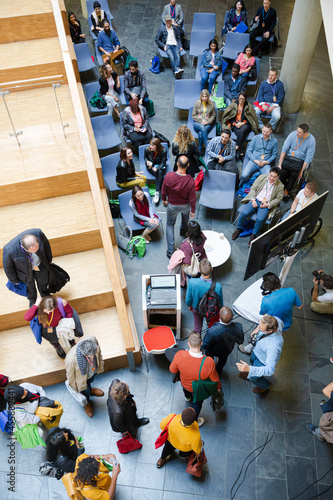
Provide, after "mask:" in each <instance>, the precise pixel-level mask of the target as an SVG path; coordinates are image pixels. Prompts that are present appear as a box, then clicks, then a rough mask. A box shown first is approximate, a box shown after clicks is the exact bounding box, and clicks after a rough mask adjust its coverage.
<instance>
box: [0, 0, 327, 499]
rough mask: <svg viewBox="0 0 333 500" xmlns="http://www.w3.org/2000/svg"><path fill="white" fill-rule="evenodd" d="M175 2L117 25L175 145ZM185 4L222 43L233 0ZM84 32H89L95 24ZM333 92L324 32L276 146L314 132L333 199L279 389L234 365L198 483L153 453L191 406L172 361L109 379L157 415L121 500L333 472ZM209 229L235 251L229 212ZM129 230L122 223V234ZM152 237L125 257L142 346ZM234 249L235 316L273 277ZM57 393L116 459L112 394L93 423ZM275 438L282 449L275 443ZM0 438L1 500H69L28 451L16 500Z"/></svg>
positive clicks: (156, 255)
mask: <svg viewBox="0 0 333 500" xmlns="http://www.w3.org/2000/svg"><path fill="white" fill-rule="evenodd" d="M164 3H166V0H164V1H160V2H153V1H151V0H150V1H148V0H137V1H136V0H124V1H122V2H119V1H117V2H116V1H115V0H112V1H111V0H110V1H109V5H110V9H111V12H112V14H113V15H114V17H115V19H114V21H113V25H114V27H115V29H116V31H117V33H118V36H119V38H120V40H121V42H122V43H123V44H124V45H126V46H127V47H128V48H129V49H130V51H131V53H132V54H133V55H134V56H135V57H138V61H139V65H140V68H141V69H143V70H144V71H145V72H146V75H147V82H148V90H149V94H150V97H151V98H152V99H153V101H154V104H155V111H156V115H155V116H154V117H153V118H152V119H151V123H152V126H153V128H155V129H156V130H159V131H160V132H162V133H163V134H164V135H166V136H167V137H168V138H169V139H170V140H172V137H173V135H174V133H175V131H176V129H177V128H178V126H179V125H180V124H182V123H186V120H187V114H185V113H178V112H177V111H175V113H174V118H173V107H172V99H173V88H174V87H173V81H174V78H173V75H172V72H171V70H170V68H167V69H166V70H165V72H164V73H162V74H160V75H153V74H152V73H151V72H149V71H148V68H149V66H150V63H149V61H150V59H151V58H152V57H153V56H154V55H155V53H156V49H155V44H154V37H155V33H156V31H157V29H158V28H159V26H160V17H159V16H160V13H161V11H162V6H163V5H164ZM231 3H233V2H228V8H229V7H230V4H231ZM259 3H260V2H258V1H256V2H254V0H247V2H246V5H247V7H248V9H249V11H250V14H251V15H252V14H253V13H254V6H257V5H258V4H259ZM274 3H275V4H276V6H277V10H278V16H279V18H280V27H281V39H282V41H283V42H284V44H285V42H286V38H287V33H288V29H289V23H290V19H291V15H292V7H293V2H292V1H291V0H280V1H279V2H274ZM181 4H182V6H183V10H184V12H185V20H186V24H185V31H186V32H190V29H191V23H192V15H193V13H194V12H198V11H202V12H216V13H217V33H218V35H219V34H220V28H221V26H222V22H223V18H224V12H225V4H226V2H221V1H208V0H206V1H203V0H201V1H199V0H194V1H193V0H192V1H189V0H188V1H184V0H183V1H182V2H181ZM66 5H67V8H68V10H73V11H74V12H75V13H77V15H78V16H79V17H80V18H81V15H80V14H81V12H80V2H79V1H78V0H68V1H66ZM81 19H82V18H81ZM83 29H84V31H85V32H86V33H87V32H88V31H87V29H85V25H84V24H83ZM89 43H90V42H89ZM91 49H92V45H91ZM283 52H284V48H279V49H278V50H277V52H276V54H275V56H277V57H282V56H283ZM188 64H189V65H188V66H186V67H185V68H184V69H185V72H184V76H183V78H191V77H194V73H195V68H193V67H192V61H189V62H188ZM267 68H268V58H267V57H265V58H263V59H262V63H261V70H260V80H262V79H263V78H264V77H265V76H266V73H267ZM91 77H92V76H91ZM87 81H88V80H87ZM332 90H333V85H332V76H331V73H330V67H329V62H328V54H327V48H326V42H325V36H324V33H323V31H321V33H320V36H319V40H318V43H317V48H316V52H315V56H314V59H313V62H312V65H311V70H310V74H309V78H308V83H307V86H306V88H305V92H304V95H303V101H302V107H301V109H300V111H299V112H298V113H295V114H293V115H289V116H288V115H287V116H285V119H284V122H283V126H282V127H281V130H280V133H279V134H278V135H277V139H278V142H279V146H280V148H281V146H282V144H283V140H284V138H285V137H286V136H287V135H288V133H289V132H290V131H291V130H294V129H295V126H296V125H297V124H299V123H301V122H307V123H308V124H309V126H310V131H311V133H313V134H314V135H315V137H316V139H317V149H316V155H315V159H314V161H313V163H312V167H311V172H310V180H315V181H316V182H317V183H318V184H319V192H323V191H324V190H325V189H330V195H329V198H328V202H327V203H326V206H325V208H324V212H323V219H324V227H323V229H322V230H321V232H320V234H319V235H318V237H317V238H316V241H315V243H314V245H313V246H309V248H304V249H302V250H301V251H300V253H299V255H298V256H297V257H296V259H295V262H294V264H293V267H292V269H291V272H290V274H289V277H288V279H287V283H286V285H287V286H293V287H294V288H295V289H296V291H297V293H298V294H299V296H300V298H301V300H302V302H303V304H304V307H303V309H301V310H297V312H296V313H295V314H294V320H293V325H292V327H291V329H290V330H289V331H288V333H287V334H286V335H285V345H284V349H283V355H282V358H281V360H280V362H279V364H278V366H277V369H276V372H275V374H274V377H273V390H271V391H270V393H269V394H267V395H266V396H264V397H261V396H256V395H254V394H253V393H252V392H251V389H250V385H249V384H248V383H246V382H244V381H242V380H240V379H239V378H238V374H237V369H236V366H235V362H236V361H237V360H238V359H245V356H243V355H240V353H239V352H238V351H235V352H233V353H232V355H231V356H230V357H229V360H228V362H227V365H226V368H225V371H224V373H223V375H222V379H221V380H222V385H223V390H224V393H225V401H226V403H225V406H224V408H223V410H222V411H219V412H216V413H213V411H212V409H211V408H210V406H209V403H208V402H207V401H206V402H205V403H204V406H203V410H202V416H203V417H204V418H205V419H206V423H205V425H204V426H203V427H202V429H201V433H202V438H203V440H204V441H205V448H206V454H207V457H208V464H207V466H206V467H205V472H204V474H203V476H202V478H201V479H196V478H194V477H190V476H189V475H187V474H186V473H185V462H184V461H182V460H181V459H179V458H177V457H176V456H175V457H174V458H173V459H172V460H170V462H169V463H168V464H167V465H166V467H164V468H163V469H161V470H157V469H156V467H155V462H156V460H157V459H158V457H159V451H158V450H157V451H156V450H155V449H154V440H155V439H156V437H157V435H158V432H159V421H160V419H161V418H162V417H164V416H165V415H167V414H168V413H170V412H171V411H177V412H180V411H182V409H183V408H184V406H185V402H184V399H183V396H182V391H181V387H180V385H179V384H175V385H173V384H172V383H171V378H170V374H169V372H168V366H167V363H166V361H165V360H164V359H162V357H157V356H155V357H150V358H149V370H150V371H149V373H147V370H146V366H145V364H143V365H141V366H139V367H138V369H137V371H136V372H134V373H130V372H129V371H128V370H127V369H124V370H118V371H115V372H109V373H106V374H103V375H101V376H99V377H98V384H97V385H98V387H101V388H102V389H103V390H104V391H105V392H106V391H107V389H108V387H109V385H110V383H111V380H112V379H113V378H115V377H118V378H119V379H121V380H124V381H126V382H128V383H129V385H130V387H131V390H132V392H133V393H134V395H135V399H136V401H137V405H138V409H139V414H140V416H143V415H144V416H148V417H149V418H150V419H151V423H150V424H149V425H148V426H146V427H144V428H142V429H140V430H139V433H138V436H139V439H140V440H141V441H142V442H143V448H142V449H141V450H139V451H137V452H134V453H131V454H129V455H122V456H121V457H120V462H121V467H122V472H121V474H120V476H119V481H118V485H117V494H116V498H117V499H118V500H129V499H136V500H141V499H149V500H191V499H198V500H199V499H202V498H204V499H207V500H213V499H214V500H217V499H219V500H222V499H223V500H226V499H230V498H231V493H233V494H234V495H235V496H234V498H235V499H237V500H267V499H270V500H285V499H289V500H291V499H292V498H293V497H295V496H296V495H298V494H299V493H301V492H302V491H303V490H304V489H305V488H306V487H307V486H309V485H310V484H311V483H312V482H314V481H316V480H319V479H320V478H321V477H322V476H324V474H325V473H326V472H327V471H328V470H329V469H330V467H331V466H332V462H333V460H332V459H333V447H332V446H330V445H329V444H327V443H320V442H319V441H317V440H315V438H313V437H312V436H311V435H310V434H309V433H308V431H307V430H306V424H307V423H308V422H310V421H313V422H314V423H317V422H318V420H319V418H320V413H321V410H320V406H319V404H320V401H321V399H322V395H321V390H322V388H323V387H324V386H325V385H326V384H327V383H328V382H330V381H332V378H333V377H332V372H333V365H331V364H330V363H329V361H328V359H329V357H330V356H332V355H333V353H332V345H333V344H332V318H329V317H328V316H324V315H321V316H319V315H316V314H314V313H312V312H311V311H310V309H309V304H310V295H309V293H310V290H311V288H312V276H311V271H312V270H313V269H325V271H326V272H327V273H329V274H333V259H332V228H333V227H332V226H333V223H332V215H333V206H332V204H333V198H332V188H333V176H332V161H333V132H332V131H331V124H332V118H333V105H332V103H331V99H330V96H331V95H332ZM158 211H159V212H160V213H161V216H162V218H164V221H165V210H164V208H163V206H161V205H160V206H159V208H158ZM199 221H200V223H201V225H202V227H203V228H204V229H213V230H217V231H223V232H224V233H225V235H226V237H227V238H228V239H229V241H231V233H232V231H233V226H231V225H230V223H229V214H228V213H216V212H215V213H214V212H212V211H209V210H205V209H204V208H201V209H200V216H199ZM118 229H119V225H118V221H116V230H117V231H118ZM152 239H153V242H152V244H151V245H149V246H148V247H147V254H146V256H145V257H144V258H143V259H139V258H138V257H136V258H134V259H133V260H130V259H128V258H127V257H126V256H125V255H124V254H123V253H122V255H121V257H122V261H123V266H124V270H125V274H126V280H127V285H128V290H129V296H130V301H131V306H132V309H133V313H134V317H135V321H136V326H137V330H138V334H139V336H140V337H141V335H142V333H143V320H142V309H141V294H140V293H138V290H139V289H140V287H141V275H142V274H146V273H149V272H155V273H159V272H162V273H164V272H165V271H166V265H167V259H166V256H165V252H166V243H165V239H164V238H163V237H161V236H160V234H156V235H155V234H153V235H152ZM180 241H181V238H180V237H179V236H177V237H176V243H180ZM231 246H232V252H231V257H230V259H229V260H228V261H227V262H226V263H225V264H224V265H223V266H222V267H219V268H218V269H216V270H215V271H214V277H215V279H217V280H219V281H220V282H221V283H222V286H223V294H224V301H225V304H227V305H229V306H231V305H232V303H233V301H234V300H235V299H236V298H237V297H238V295H239V294H240V293H241V292H242V291H243V290H245V289H246V288H247V287H248V285H249V284H250V283H252V282H253V281H254V280H255V279H257V278H258V277H259V276H260V275H262V273H259V274H258V275H257V276H255V277H253V278H251V279H250V280H248V281H247V282H244V281H243V275H244V269H245V262H246V255H247V251H248V249H247V241H242V240H237V241H236V242H232V243H231ZM280 267H281V266H280V265H278V264H274V265H273V266H271V268H270V270H272V271H273V272H278V271H279V270H280ZM182 293H183V294H184V292H182ZM192 321H193V320H192V316H191V313H189V311H188V310H187V308H186V307H184V308H183V311H182V337H183V338H185V337H186V336H187V334H188V333H189V332H190V330H191V328H192ZM242 322H243V324H244V328H245V330H248V329H250V327H251V325H250V324H249V323H247V322H245V321H243V320H242ZM184 343H185V342H184ZM46 392H47V394H48V395H49V396H50V397H54V398H56V399H59V400H60V401H61V402H62V403H63V406H64V416H63V418H62V422H61V423H62V425H64V426H69V427H71V428H72V430H73V431H75V433H76V434H78V435H82V436H83V437H84V440H85V445H86V450H87V452H88V453H100V452H101V453H104V452H111V451H112V452H115V451H116V441H117V439H119V436H118V435H116V434H115V433H113V432H112V430H111V428H110V425H109V421H108V416H107V410H106V396H105V397H104V398H99V399H97V400H95V415H94V418H93V419H92V420H89V419H88V418H86V416H85V414H84V412H83V410H82V408H81V407H79V406H77V405H76V404H75V402H74V401H73V400H72V399H71V397H70V396H69V394H68V393H67V391H66V389H65V388H64V385H62V384H59V385H56V386H52V387H48V388H47V389H46ZM270 438H272V439H271V440H269V439H270ZM0 440H1V445H2V446H1V448H0V471H1V476H0V481H1V483H0V487H1V491H2V492H4V494H3V495H1V498H4V499H5V498H8V499H15V500H16V499H17V500H23V499H27V500H31V499H36V500H37V499H38V500H47V499H65V498H67V496H66V493H65V490H64V487H63V485H62V483H61V481H56V480H55V479H46V478H42V477H41V476H40V475H39V473H38V467H39V464H40V462H41V461H43V456H44V455H43V450H40V449H34V450H20V447H19V446H17V447H16V449H17V473H18V474H17V488H16V493H15V494H14V493H9V494H7V485H6V484H5V483H6V475H5V474H6V472H7V471H8V464H7V454H8V452H7V449H6V436H4V435H0ZM266 440H268V441H269V442H268V443H267V445H266V447H265V448H264V450H263V452H262V453H261V454H260V455H259V456H258V458H257V459H256V460H254V461H253V462H252V463H251V464H250V465H249V468H248V471H247V474H246V476H245V478H244V473H243V474H242V475H241V478H240V481H239V482H238V483H237V485H240V487H239V489H238V491H237V492H236V493H235V491H236V488H234V489H233V491H232V492H231V488H232V486H233V484H234V481H235V480H236V478H237V476H238V474H239V472H240V469H241V466H242V464H243V460H244V458H245V457H246V456H247V455H248V454H249V453H250V452H251V451H253V450H254V449H255V448H257V447H260V446H261V445H262V444H263V443H265V441H266ZM259 450H260V449H259ZM254 456H255V454H252V455H251V456H250V457H249V459H248V460H247V461H246V464H245V465H247V464H249V462H250V460H251V459H252V458H254ZM243 479H244V481H243V482H242V483H241V481H242V480H243ZM332 482H333V473H332V472H331V473H330V474H329V475H327V476H326V477H325V478H324V479H322V480H320V482H319V486H317V485H315V486H313V487H311V488H310V489H309V490H308V491H307V492H306V494H304V495H302V496H300V497H299V498H300V500H307V499H309V498H311V497H313V496H314V495H317V494H318V493H321V492H323V491H324V490H325V489H327V486H328V485H330V484H332ZM236 487H237V486H236ZM329 498H332V490H331V491H330V492H328V493H326V494H322V495H321V496H320V499H321V500H328V499H329Z"/></svg>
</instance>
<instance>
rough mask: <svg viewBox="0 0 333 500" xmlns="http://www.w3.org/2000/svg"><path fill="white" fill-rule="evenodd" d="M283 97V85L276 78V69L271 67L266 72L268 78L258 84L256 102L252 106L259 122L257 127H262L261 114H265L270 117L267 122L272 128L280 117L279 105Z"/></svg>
mask: <svg viewBox="0 0 333 500" xmlns="http://www.w3.org/2000/svg"><path fill="white" fill-rule="evenodd" d="M283 99H284V86H283V83H282V82H281V80H279V79H278V70H277V69H276V68H271V69H270V70H269V72H268V78H267V80H265V81H264V82H262V83H261V84H260V87H259V92H258V99H257V104H256V105H255V106H254V109H255V112H256V113H257V118H258V122H259V128H262V127H263V123H262V120H261V115H263V114H265V115H266V114H267V115H270V116H271V117H272V118H271V119H270V121H269V123H270V124H271V125H272V128H273V130H275V127H276V125H277V123H278V122H279V121H280V118H281V106H282V103H283Z"/></svg>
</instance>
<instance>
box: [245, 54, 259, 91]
mask: <svg viewBox="0 0 333 500" xmlns="http://www.w3.org/2000/svg"><path fill="white" fill-rule="evenodd" d="M255 59H256V68H257V78H256V79H255V80H248V81H247V86H248V87H251V86H253V85H257V84H258V79H259V69H260V59H259V57H256V58H255Z"/></svg>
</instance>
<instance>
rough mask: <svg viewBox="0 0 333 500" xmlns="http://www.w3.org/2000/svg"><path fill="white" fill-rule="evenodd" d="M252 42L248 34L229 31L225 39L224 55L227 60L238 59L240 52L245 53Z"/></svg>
mask: <svg viewBox="0 0 333 500" xmlns="http://www.w3.org/2000/svg"><path fill="white" fill-rule="evenodd" d="M249 42H250V35H249V34H248V33H233V32H232V31H229V33H227V36H226V39H225V45H224V47H223V52H222V55H223V57H224V58H225V59H232V60H233V61H234V60H235V59H237V56H238V54H239V53H240V52H243V50H244V47H245V46H246V45H248V44H249Z"/></svg>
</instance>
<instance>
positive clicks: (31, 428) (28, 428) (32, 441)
mask: <svg viewBox="0 0 333 500" xmlns="http://www.w3.org/2000/svg"><path fill="white" fill-rule="evenodd" d="M14 437H15V439H16V440H17V441H18V442H19V443H20V445H21V446H22V450H26V449H27V448H35V447H36V446H46V444H45V443H44V441H43V439H42V438H41V437H40V435H39V432H38V425H37V424H26V425H25V426H24V427H22V429H20V428H19V427H18V426H17V425H16V431H15V432H14Z"/></svg>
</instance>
